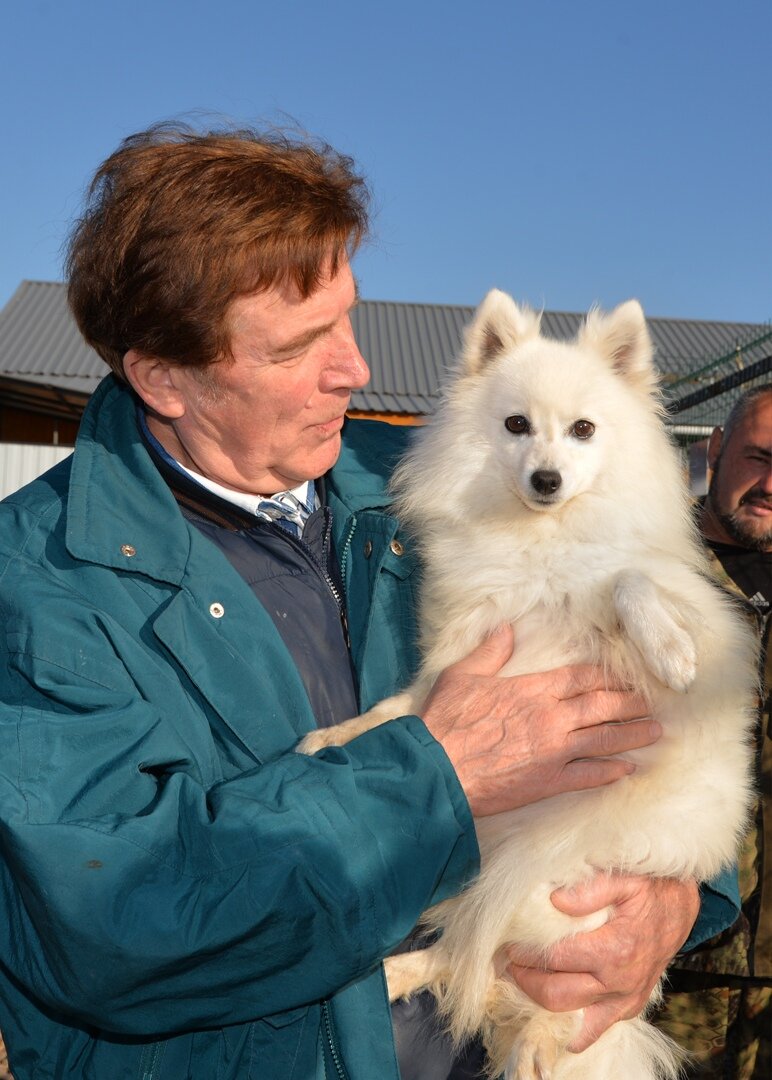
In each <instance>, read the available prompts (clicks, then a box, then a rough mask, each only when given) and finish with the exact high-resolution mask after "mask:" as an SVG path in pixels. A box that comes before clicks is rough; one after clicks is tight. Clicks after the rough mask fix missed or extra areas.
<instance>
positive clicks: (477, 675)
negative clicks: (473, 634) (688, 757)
mask: <svg viewBox="0 0 772 1080" xmlns="http://www.w3.org/2000/svg"><path fill="white" fill-rule="evenodd" d="M512 644H513V632H512V628H511V627H510V626H509V625H504V626H502V627H501V628H500V629H499V631H498V632H497V633H495V634H492V635H491V636H490V637H489V638H488V639H487V641H485V642H483V644H482V645H480V646H478V648H476V649H475V650H474V652H472V653H470V654H469V656H467V657H466V658H465V659H464V660H461V661H459V662H458V663H457V664H453V665H452V666H451V667H449V668H447V669H446V670H445V671H444V672H443V673H442V675H440V677H439V678H438V679H437V681H436V683H435V684H434V687H433V689H432V691H431V693H430V694H429V697H428V698H427V701H426V704H425V706H424V710H423V720H424V723H425V724H426V726H427V727H428V728H429V730H430V731H431V733H432V734H433V735H434V737H435V738H436V739H437V740H438V741H439V742H441V743H442V745H443V747H444V748H445V751H446V753H447V755H448V757H449V758H450V760H451V762H452V763H453V767H454V768H455V770H456V773H457V774H458V778H459V780H460V781H461V786H462V787H463V788H464V791H465V793H466V796H467V799H468V800H469V805H470V806H471V808H472V813H473V814H475V815H476V816H478V817H483V816H485V815H486V814H497V813H500V812H502V811H505V810H515V809H517V808H518V807H520V806H527V805H528V804H529V803H533V802H538V801H539V800H540V799H546V798H548V797H549V796H551V795H558V794H560V793H562V792H565V791H582V790H585V789H586V788H594V787H601V786H602V785H604V784H611V783H613V782H614V781H615V780H619V779H620V778H621V777H623V776H625V775H627V774H628V773H631V772H632V771H633V769H634V766H633V765H632V764H630V763H629V762H626V761H621V760H619V759H618V758H615V757H614V755H616V754H624V753H626V752H627V751H630V750H637V749H640V748H641V747H644V746H649V745H650V744H651V743H653V742H656V740H657V739H658V738H659V736H660V735H661V734H662V728H661V727H660V725H659V724H658V723H657V722H656V721H654V720H652V719H651V718H650V717H649V716H648V707H647V705H646V702H645V700H644V698H643V696H642V695H641V694H638V693H634V692H633V691H631V690H626V689H620V688H618V687H612V688H608V687H607V684H606V680H605V678H604V675H603V672H602V671H601V670H600V669H599V668H597V667H592V666H591V665H589V664H583V665H576V666H573V667H562V668H557V669H556V670H555V671H545V672H541V673H540V674H537V675H515V676H505V677H504V678H500V677H498V672H499V671H500V670H501V668H502V667H503V666H504V664H505V663H506V662H507V660H509V658H510V656H511V655H512Z"/></svg>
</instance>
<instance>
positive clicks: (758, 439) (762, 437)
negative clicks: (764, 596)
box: [707, 394, 772, 551]
mask: <svg viewBox="0 0 772 1080" xmlns="http://www.w3.org/2000/svg"><path fill="white" fill-rule="evenodd" d="M714 470H715V471H714V473H713V477H712V479H711V484H710V491H709V493H708V499H707V508H708V509H709V511H711V512H712V515H713V518H714V519H715V521H716V522H717V523H718V525H719V531H723V533H724V534H725V535H724V536H716V537H715V539H724V540H728V541H729V542H730V543H735V544H739V545H741V546H742V547H747V548H753V549H754V550H757V551H772V394H765V395H763V396H762V397H761V398H759V399H757V400H756V401H755V402H754V403H753V404H752V405H751V407H750V410H749V411H748V412H747V413H746V415H745V416H744V417H743V419H742V420H741V421H740V423H739V424H738V425H737V426H736V427H735V428H734V430H733V431H731V432H730V435H729V439H728V440H725V441H724V442H723V443H722V444H721V447H720V451H719V453H718V458H717V459H716V460H715V464H714Z"/></svg>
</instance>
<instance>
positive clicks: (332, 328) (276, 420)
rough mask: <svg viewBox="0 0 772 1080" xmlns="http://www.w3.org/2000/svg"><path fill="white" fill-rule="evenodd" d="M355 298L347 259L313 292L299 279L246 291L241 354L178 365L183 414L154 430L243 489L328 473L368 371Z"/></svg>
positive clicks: (233, 338)
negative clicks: (199, 367)
mask: <svg viewBox="0 0 772 1080" xmlns="http://www.w3.org/2000/svg"><path fill="white" fill-rule="evenodd" d="M356 300H357V293H356V286H355V283H354V279H353V277H352V274H351V270H350V268H349V266H348V264H344V265H343V266H341V267H340V268H339V270H338V273H337V274H336V275H335V276H334V277H329V276H327V277H326V278H325V279H324V280H323V281H322V284H321V286H320V287H319V288H318V289H317V290H316V291H315V292H314V293H312V294H311V296H309V297H307V298H306V299H303V298H302V297H301V296H300V295H299V294H298V293H297V291H296V290H295V289H294V287H291V286H290V287H287V288H278V289H277V288H273V289H270V290H268V291H267V292H261V293H255V294H252V295H250V296H243V297H240V298H238V299H237V300H235V301H234V303H233V304H232V306H231V308H230V310H229V313H228V324H229V329H230V343H231V352H232V355H233V359H232V360H229V359H224V360H222V361H219V362H217V363H215V364H213V365H211V366H210V367H208V368H207V369H206V370H205V371H204V372H203V373H201V372H198V373H197V372H196V371H194V370H192V369H187V368H183V367H179V366H175V367H174V368H172V369H170V377H171V378H172V379H173V381H174V386H175V391H176V393H177V394H178V395H179V400H180V410H179V411H181V415H179V416H174V417H171V418H170V417H168V416H167V417H166V418H158V417H156V418H155V421H154V422H151V430H152V431H153V433H154V434H155V435H156V437H157V438H158V439H159V440H160V441H161V443H162V444H163V445H164V446H165V447H166V448H167V450H169V452H170V453H171V454H172V455H173V456H174V457H176V458H177V460H178V461H180V462H181V464H183V465H185V466H187V467H188V468H191V469H194V470H195V471H196V472H198V473H201V474H202V475H204V476H206V477H208V478H209V479H211V480H214V481H216V482H217V483H219V484H222V485H224V486H225V487H229V488H233V489H235V490H238V491H247V492H251V493H259V494H262V495H269V494H274V493H275V492H277V491H281V490H283V489H285V488H291V487H296V486H297V485H298V484H300V483H302V482H303V481H305V480H311V479H315V478H316V477H318V476H321V475H322V474H323V473H325V472H326V471H327V470H328V469H329V468H330V466H332V465H333V464H334V463H335V461H336V460H337V457H338V454H339V453H340V430H341V427H342V425H343V418H344V414H345V412H346V409H347V407H348V404H349V400H350V397H351V391H352V390H355V389H357V388H360V387H362V386H364V385H365V384H366V383H367V381H368V380H369V378H370V372H369V370H368V367H367V364H366V363H365V361H364V359H363V358H362V355H361V354H360V352H359V349H358V348H357V346H356V342H355V341H354V335H353V331H352V329H351V320H350V317H349V316H350V312H351V309H352V308H353V306H354V305H355V303H356ZM151 421H152V417H151Z"/></svg>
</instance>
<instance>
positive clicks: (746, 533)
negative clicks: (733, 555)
mask: <svg viewBox="0 0 772 1080" xmlns="http://www.w3.org/2000/svg"><path fill="white" fill-rule="evenodd" d="M717 480H718V469H716V471H715V472H714V474H713V476H712V478H711V484H710V489H709V491H708V498H707V502H708V503H709V504H710V506H711V509H712V510H713V513H714V514H715V516H716V519H717V520H718V521H720V522H721V524H722V525H723V527H724V529H725V530H726V532H727V535H728V536H731V537H732V539H733V540H734V542H735V543H736V544H739V545H740V546H741V547H744V548H748V549H749V550H750V551H772V525H768V526H762V525H761V523H760V522H755V523H754V521H753V520H752V519H751V520H750V521H748V519H747V518H745V517H744V516H743V515H742V513H741V511H740V507H742V505H743V503H745V502H748V501H749V500H750V499H758V500H759V501H762V502H769V496H768V495H765V494H764V492H761V491H756V490H755V489H753V488H751V490H750V491H748V492H746V494H745V495H743V497H742V499H741V500H740V506H739V507H738V508H737V509H736V510H733V511H732V513H731V514H725V513H722V512H721V511H720V510H719V508H718V506H717V505H716V503H717V499H716V495H717V490H716V488H717V483H716V482H717ZM754 524H755V526H756V527H755V528H754Z"/></svg>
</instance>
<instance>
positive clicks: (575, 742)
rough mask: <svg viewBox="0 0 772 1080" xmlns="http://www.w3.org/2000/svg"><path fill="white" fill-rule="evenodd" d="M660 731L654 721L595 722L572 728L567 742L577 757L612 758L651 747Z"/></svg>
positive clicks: (659, 725)
mask: <svg viewBox="0 0 772 1080" xmlns="http://www.w3.org/2000/svg"><path fill="white" fill-rule="evenodd" d="M661 734H662V725H661V724H660V723H659V722H658V721H657V720H652V719H646V720H630V721H627V722H625V723H617V722H616V721H614V722H611V723H603V722H599V721H596V723H595V724H593V725H592V726H591V727H582V728H579V729H577V730H575V731H572V732H571V733H570V735H569V744H570V747H571V750H572V753H574V754H576V757H577V758H582V757H613V756H614V755H615V754H626V753H627V752H628V751H630V750H640V749H642V747H644V746H651V744H652V743H655V742H656V741H657V739H658V738H659V737H660V735H661Z"/></svg>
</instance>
